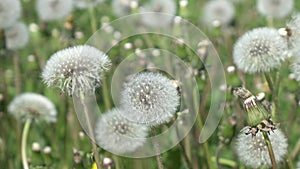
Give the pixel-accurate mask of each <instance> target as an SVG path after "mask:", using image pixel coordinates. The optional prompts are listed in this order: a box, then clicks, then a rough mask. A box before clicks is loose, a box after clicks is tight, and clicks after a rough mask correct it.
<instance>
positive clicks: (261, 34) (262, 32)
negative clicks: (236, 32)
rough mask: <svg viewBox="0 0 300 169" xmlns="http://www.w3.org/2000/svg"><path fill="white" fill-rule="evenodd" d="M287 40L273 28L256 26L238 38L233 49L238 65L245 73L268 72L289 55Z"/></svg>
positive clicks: (234, 58)
mask: <svg viewBox="0 0 300 169" xmlns="http://www.w3.org/2000/svg"><path fill="white" fill-rule="evenodd" d="M287 51H288V49H287V42H286V41H285V40H284V39H283V38H282V37H281V36H280V35H279V34H278V32H277V30H276V29H273V28H266V27H265V28H256V29H253V30H251V31H249V32H247V33H245V34H244V35H243V36H242V37H240V38H239V39H238V41H237V42H236V44H235V46H234V49H233V60H234V62H235V64H236V66H237V67H238V68H239V69H240V70H242V71H244V72H245V73H260V72H268V71H270V69H272V68H277V67H278V66H280V65H281V63H282V62H283V61H284V60H285V59H286V58H287V57H288V52H287Z"/></svg>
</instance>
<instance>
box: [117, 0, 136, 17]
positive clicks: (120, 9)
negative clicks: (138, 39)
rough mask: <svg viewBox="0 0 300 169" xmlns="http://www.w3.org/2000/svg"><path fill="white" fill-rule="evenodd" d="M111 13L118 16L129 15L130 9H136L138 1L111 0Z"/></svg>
mask: <svg viewBox="0 0 300 169" xmlns="http://www.w3.org/2000/svg"><path fill="white" fill-rule="evenodd" d="M111 5H112V11H113V13H114V14H115V15H116V16H118V17H121V16H126V15H129V14H131V12H132V9H134V8H137V6H138V0H112V4H111Z"/></svg>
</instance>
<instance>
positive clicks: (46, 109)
mask: <svg viewBox="0 0 300 169" xmlns="http://www.w3.org/2000/svg"><path fill="white" fill-rule="evenodd" d="M8 112H9V113H10V114H12V115H13V116H15V117H16V118H20V119H22V120H24V119H27V118H33V119H35V120H38V121H39V120H45V121H47V122H56V114H57V112H56V109H55V106H54V104H53V103H52V102H51V101H50V100H49V99H47V98H46V97H44V96H42V95H40V94H35V93H24V94H21V95H19V96H17V97H15V98H14V99H13V100H12V102H11V103H10V104H9V105H8Z"/></svg>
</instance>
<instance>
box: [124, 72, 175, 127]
mask: <svg viewBox="0 0 300 169" xmlns="http://www.w3.org/2000/svg"><path fill="white" fill-rule="evenodd" d="M120 102H121V106H122V107H123V108H124V110H125V111H124V112H123V116H124V117H126V118H128V119H129V120H132V121H134V122H137V123H141V124H147V125H150V126H155V125H159V124H162V123H165V122H168V121H169V120H170V119H171V118H172V117H173V116H174V114H175V113H176V110H177V106H178V105H179V96H178V92H177V89H176V87H174V85H173V83H172V81H171V80H170V79H168V78H167V77H165V76H163V75H162V74H160V73H152V72H144V73H139V74H137V75H136V76H134V77H133V78H132V79H130V80H129V82H128V83H126V84H125V85H124V90H123V91H122V94H121V100H120Z"/></svg>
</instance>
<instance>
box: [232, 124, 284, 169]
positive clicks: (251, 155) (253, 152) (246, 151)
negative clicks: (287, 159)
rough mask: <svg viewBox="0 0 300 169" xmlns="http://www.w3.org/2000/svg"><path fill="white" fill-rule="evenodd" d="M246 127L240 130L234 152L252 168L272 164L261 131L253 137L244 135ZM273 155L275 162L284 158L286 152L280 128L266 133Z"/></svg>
mask: <svg viewBox="0 0 300 169" xmlns="http://www.w3.org/2000/svg"><path fill="white" fill-rule="evenodd" d="M247 130H248V128H247V127H245V128H243V129H242V130H241V132H240V133H239V135H238V138H237V140H236V147H235V148H236V152H237V155H238V157H239V159H240V160H241V162H242V163H243V164H245V165H246V166H248V167H252V168H259V167H261V166H267V167H270V166H272V164H271V159H270V156H269V152H268V148H267V145H266V142H265V140H264V137H263V135H262V132H258V133H257V134H256V136H255V137H252V135H251V134H249V135H246V134H245V133H246V132H247ZM268 136H269V139H270V141H271V145H272V148H273V151H274V155H275V161H276V162H277V163H279V162H281V161H282V160H283V159H284V156H285V154H286V153H287V146H288V144H287V139H286V137H285V136H284V134H283V133H282V132H281V130H280V129H276V130H274V132H270V134H269V135H268Z"/></svg>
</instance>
